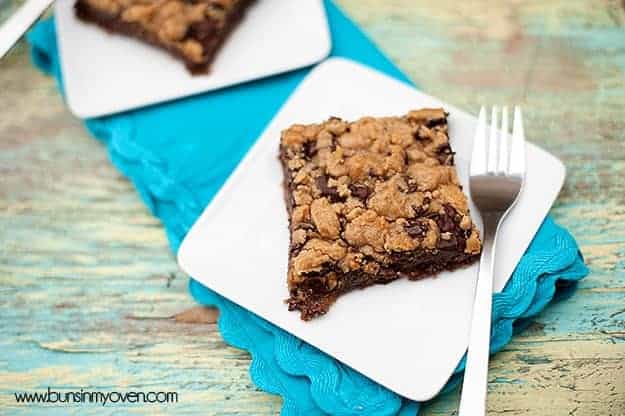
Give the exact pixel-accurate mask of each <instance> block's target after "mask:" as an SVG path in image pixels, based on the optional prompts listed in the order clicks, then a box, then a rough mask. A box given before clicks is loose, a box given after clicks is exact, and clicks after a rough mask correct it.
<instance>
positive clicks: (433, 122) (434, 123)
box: [426, 117, 447, 128]
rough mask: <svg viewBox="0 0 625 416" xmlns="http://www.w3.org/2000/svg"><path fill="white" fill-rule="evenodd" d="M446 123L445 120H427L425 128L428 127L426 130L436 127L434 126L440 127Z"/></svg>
mask: <svg viewBox="0 0 625 416" xmlns="http://www.w3.org/2000/svg"><path fill="white" fill-rule="evenodd" d="M445 123H447V119H446V118H444V117H443V118H435V119H432V120H428V122H427V124H426V126H428V128H432V127H436V126H442V125H443V124H445Z"/></svg>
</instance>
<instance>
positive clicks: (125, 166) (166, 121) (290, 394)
mask: <svg viewBox="0 0 625 416" xmlns="http://www.w3.org/2000/svg"><path fill="white" fill-rule="evenodd" d="M325 4H326V9H327V12H328V19H329V22H330V28H331V32H332V39H333V49H332V56H342V57H346V58H350V59H354V60H357V61H360V62H362V63H364V64H366V65H368V66H371V67H373V68H376V69H378V70H380V71H383V72H385V73H387V74H389V75H391V76H393V77H395V78H397V79H399V80H401V81H403V82H406V83H410V81H409V80H408V79H407V77H406V76H405V75H404V74H402V73H401V71H399V69H397V67H395V66H394V65H393V64H392V63H391V62H390V61H389V60H388V59H387V58H386V57H385V56H384V55H383V54H382V53H381V52H380V51H379V50H378V49H377V48H376V47H375V45H374V44H373V43H372V42H371V41H370V40H369V39H368V38H367V37H366V36H365V35H364V34H363V33H362V32H361V31H360V30H359V29H358V27H357V26H356V25H355V24H354V23H353V22H351V21H350V20H349V19H348V18H347V17H346V16H345V15H344V14H343V13H342V12H341V11H340V10H339V9H338V8H337V7H336V6H335V5H334V4H333V3H332V2H331V1H326V2H325ZM28 41H29V43H30V45H31V51H32V58H33V62H34V64H35V65H36V66H37V67H38V68H39V69H41V70H42V71H44V72H46V73H48V74H51V75H52V76H54V77H55V78H56V80H57V82H58V86H59V89H60V91H61V92H62V91H63V85H62V77H61V70H60V64H59V59H58V52H57V43H56V34H55V26H54V21H53V20H52V19H47V20H44V21H42V22H40V23H39V24H37V25H36V26H35V27H34V28H33V29H32V30H31V32H30V33H29V34H28ZM308 71H309V68H308V69H302V70H298V71H294V72H290V73H288V74H283V75H279V76H274V77H271V78H267V79H263V80H260V81H256V82H252V83H247V84H244V85H239V86H235V87H231V88H227V89H223V90H219V91H214V92H210V93H207V94H202V95H198V96H195V97H191V98H187V99H182V100H178V101H175V102H171V103H165V104H161V105H156V106H151V107H148V108H143V109H138V110H134V111H129V112H126V113H123V114H117V115H113V116H108V117H102V118H97V119H89V120H85V125H86V127H87V129H88V130H89V131H90V132H91V133H92V134H93V135H94V136H95V137H96V138H97V139H99V140H100V141H102V142H103V143H104V144H105V146H106V147H107V149H108V152H109V154H110V158H111V161H112V162H113V164H114V165H115V166H116V167H117V168H118V169H119V170H120V171H121V172H122V173H123V174H124V175H125V176H126V177H128V179H130V180H131V181H132V183H133V184H134V186H135V187H136V189H137V191H138V192H139V194H140V195H141V198H142V199H143V200H144V201H145V203H146V205H147V206H148V207H149V209H150V211H151V212H152V213H153V214H154V215H155V216H157V217H158V218H159V219H160V220H161V221H162V222H163V225H164V226H165V229H166V232H167V236H168V238H169V241H170V243H171V247H172V249H173V250H174V252H175V251H177V249H178V247H179V245H180V243H181V241H182V239H183V238H184V236H185V234H186V233H187V231H188V230H189V228H190V227H191V226H192V225H193V223H194V221H195V219H196V218H197V217H198V216H199V215H200V214H201V212H202V210H203V209H204V207H205V206H206V205H207V204H208V203H209V202H210V200H211V199H212V197H213V196H214V195H215V193H216V192H217V190H218V189H219V188H220V186H221V185H222V184H223V182H224V181H225V179H226V178H227V177H228V175H229V174H230V172H232V170H233V169H234V167H235V166H236V165H237V163H238V162H239V161H240V160H241V158H242V157H243V155H244V154H245V153H246V152H247V150H248V149H249V148H250V146H251V145H252V144H253V143H254V141H255V140H256V138H257V137H259V136H260V134H261V133H262V130H263V129H264V127H265V126H266V124H267V123H268V122H269V121H270V120H271V118H272V117H273V115H274V114H275V113H276V111H278V109H279V108H280V106H281V105H282V103H283V102H284V101H285V100H286V98H287V97H288V96H289V95H290V93H291V92H292V91H293V89H294V88H295V87H296V86H297V85H298V83H299V82H300V81H301V80H302V78H303V77H304V76H305V75H306V74H307V73H308ZM587 273H588V271H587V269H586V267H585V265H584V263H583V259H582V257H581V255H580V253H579V250H578V247H577V244H576V242H575V240H574V239H573V238H572V236H571V235H570V234H569V233H568V232H567V231H566V230H565V229H563V228H561V227H560V226H558V225H557V224H555V223H554V222H553V221H552V220H551V219H550V218H547V219H545V222H544V223H543V225H542V226H541V228H540V230H539V232H538V234H537V235H536V237H535V238H534V241H533V242H532V244H531V246H530V247H529V248H528V250H527V252H526V253H525V255H524V256H523V258H522V259H521V262H520V263H519V265H518V267H517V269H516V271H515V272H514V275H513V276H512V278H511V280H510V282H509V283H508V285H507V286H506V288H505V290H504V291H503V292H502V293H499V294H497V295H495V298H494V303H493V331H492V339H491V350H492V352H496V351H499V350H500V349H501V348H503V347H504V346H505V345H506V344H507V343H508V342H509V341H510V338H511V337H512V334H513V332H514V331H515V329H517V328H522V327H523V325H524V324H525V323H526V322H527V321H528V320H527V318H530V317H532V316H534V315H535V314H537V313H539V312H540V311H541V310H542V309H543V308H544V307H545V306H546V305H547V304H548V303H549V302H551V301H552V300H553V299H554V298H557V297H562V296H565V295H566V294H568V293H570V292H571V290H572V289H574V287H575V282H576V281H578V280H580V279H581V278H583V277H584V276H585V275H586V274H587ZM189 289H190V292H191V294H192V295H193V297H194V298H195V299H196V300H197V301H198V302H199V303H201V304H204V305H214V306H216V307H218V308H219V310H220V319H219V329H220V331H221V334H222V336H223V338H224V339H225V340H226V342H228V343H229V344H231V345H233V346H235V347H238V348H242V349H245V350H247V351H249V352H250V354H251V356H252V363H251V366H250V374H251V377H252V380H253V381H254V383H255V384H256V385H257V386H258V387H259V388H260V389H262V390H264V391H267V392H270V393H274V394H279V395H280V396H282V398H283V399H284V404H283V408H282V414H283V415H307V416H308V415H326V414H330V415H376V416H380V415H397V414H399V415H415V414H418V412H419V406H420V404H419V403H415V402H411V401H409V400H406V399H404V398H402V397H400V396H398V395H397V394H395V393H393V392H391V391H389V390H387V389H385V388H383V387H381V386H379V385H378V384H376V383H374V382H372V381H371V380H369V379H368V378H366V377H364V376H362V375H361V374H359V373H358V372H356V371H354V370H352V369H351V368H349V367H347V366H345V365H343V364H341V363H340V362H338V361H336V360H334V359H333V358H332V357H330V356H328V355H326V354H324V353H322V352H321V351H319V350H317V349H315V348H314V347H311V346H310V345H308V344H306V343H304V342H302V341H300V340H299V339H297V338H296V337H294V336H292V335H290V334H289V333H287V332H285V331H283V330H281V329H279V328H277V327H275V326H274V325H272V324H270V323H268V322H266V321H264V320H263V319H261V318H259V317H257V316H255V315H253V314H252V313H250V312H248V311H246V310H245V309H243V308H241V307H239V306H237V305H235V304H233V303H232V302H229V301H228V300H226V299H224V298H223V297H221V296H219V295H218V294H216V293H215V292H213V291H211V290H210V289H208V288H206V287H204V286H202V285H201V284H200V283H198V282H197V281H195V280H193V279H191V280H190V284H189ZM463 368H464V360H463V361H461V362H460V363H459V365H458V368H457V369H456V371H455V374H454V376H452V378H451V379H450V381H449V383H448V384H447V386H446V388H445V391H447V390H449V389H452V388H453V387H454V386H455V385H457V383H458V381H459V380H460V376H461V372H462V370H463ZM415 377H418V374H417V375H415Z"/></svg>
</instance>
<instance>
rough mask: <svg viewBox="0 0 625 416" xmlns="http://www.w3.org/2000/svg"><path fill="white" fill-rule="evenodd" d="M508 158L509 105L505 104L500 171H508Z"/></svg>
mask: <svg viewBox="0 0 625 416" xmlns="http://www.w3.org/2000/svg"><path fill="white" fill-rule="evenodd" d="M508 159H509V155H508V107H507V106H505V105H504V106H503V108H502V109H501V138H500V139H499V166H498V168H497V172H498V173H506V172H507V171H508Z"/></svg>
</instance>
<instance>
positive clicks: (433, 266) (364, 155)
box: [280, 109, 481, 320]
mask: <svg viewBox="0 0 625 416" xmlns="http://www.w3.org/2000/svg"><path fill="white" fill-rule="evenodd" d="M447 130H448V129H447V113H446V112H445V111H444V110H443V109H422V110H417V111H411V112H409V113H408V114H407V115H405V116H403V117H384V118H372V117H365V118H361V119H360V120H358V121H355V122H347V121H344V120H341V119H339V118H330V119H329V120H328V121H326V122H324V123H321V124H311V125H293V126H291V127H289V128H288V129H286V130H284V131H283V132H282V136H281V143H280V160H281V162H282V167H283V170H284V189H285V199H286V206H287V212H288V216H289V228H290V240H291V241H290V248H289V266H288V276H287V280H288V288H289V294H290V297H289V299H288V300H287V303H288V307H289V310H298V311H300V315H301V318H302V319H303V320H310V319H312V318H315V317H317V316H319V315H323V314H325V313H326V312H327V311H328V309H329V308H330V306H331V305H332V303H333V302H334V301H335V300H336V299H337V297H338V296H340V295H342V294H344V293H346V292H349V291H351V290H353V289H356V288H364V287H367V286H370V285H373V284H380V283H382V284H384V283H388V282H391V281H393V280H396V279H399V278H403V277H405V278H408V279H411V280H417V279H421V278H423V277H426V276H431V275H434V274H436V273H438V272H440V271H442V270H453V269H455V268H457V267H460V266H464V265H467V264H469V263H472V262H474V261H476V260H477V259H478V257H479V254H480V251H481V242H480V238H479V235H478V231H477V230H476V228H475V226H474V224H473V221H472V220H471V217H470V216H469V209H468V206H467V198H466V196H465V195H464V194H463V192H462V187H461V186H460V184H459V181H458V177H457V176H456V169H455V167H454V153H453V151H452V149H451V147H450V145H449V137H448V132H447Z"/></svg>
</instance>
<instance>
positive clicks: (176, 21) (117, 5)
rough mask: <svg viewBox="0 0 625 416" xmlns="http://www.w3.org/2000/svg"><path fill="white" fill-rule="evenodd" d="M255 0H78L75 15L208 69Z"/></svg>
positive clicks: (193, 67)
mask: <svg viewBox="0 0 625 416" xmlns="http://www.w3.org/2000/svg"><path fill="white" fill-rule="evenodd" d="M252 2H253V0H77V2H76V4H75V6H74V9H75V12H76V16H78V18H80V19H82V20H84V21H87V22H92V23H96V24H98V25H99V26H101V27H103V28H104V29H106V30H108V31H110V32H116V33H121V34H124V35H128V36H132V37H135V38H138V39H141V40H143V41H145V42H147V43H150V44H152V45H155V46H158V47H160V48H162V49H165V50H167V51H168V52H170V53H171V54H172V55H174V56H175V57H177V58H179V59H182V60H183V61H184V63H185V65H186V66H187V68H188V69H189V71H191V72H192V73H202V72H206V71H207V70H208V67H209V65H210V63H211V62H212V61H213V58H214V56H215V54H216V53H217V50H218V49H219V47H220V46H221V45H222V43H223V42H224V40H225V39H226V38H227V37H228V34H229V33H230V32H231V31H232V29H233V28H234V27H235V26H236V25H237V23H238V22H239V21H240V20H241V17H242V16H243V14H244V12H245V10H246V8H247V7H248V6H249V5H250V4H251V3H252Z"/></svg>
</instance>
